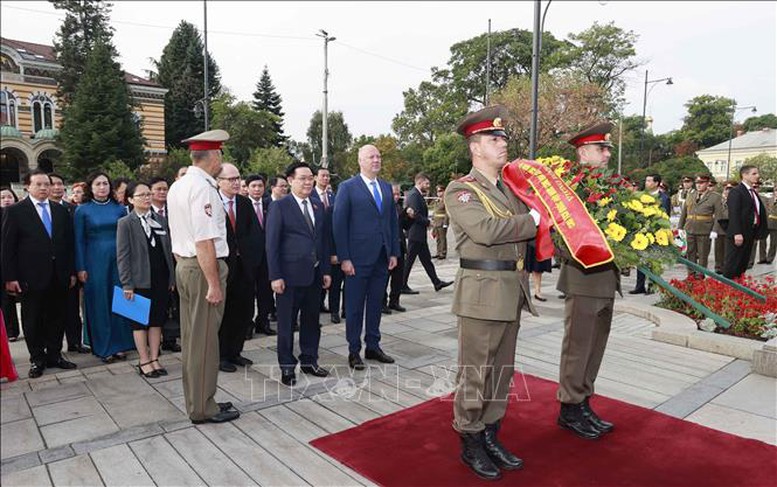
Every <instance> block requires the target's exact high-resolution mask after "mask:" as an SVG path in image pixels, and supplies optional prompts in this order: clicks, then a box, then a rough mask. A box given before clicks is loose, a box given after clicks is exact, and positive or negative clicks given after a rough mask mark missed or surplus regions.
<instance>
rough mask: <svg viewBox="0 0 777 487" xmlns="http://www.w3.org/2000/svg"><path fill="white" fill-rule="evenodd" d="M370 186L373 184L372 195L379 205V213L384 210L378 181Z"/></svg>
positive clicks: (371, 184)
mask: <svg viewBox="0 0 777 487" xmlns="http://www.w3.org/2000/svg"><path fill="white" fill-rule="evenodd" d="M370 186H372V197H373V198H375V204H376V205H378V213H381V212H382V211H383V199H382V198H381V197H380V191H378V183H377V181H373V182H371V183H370Z"/></svg>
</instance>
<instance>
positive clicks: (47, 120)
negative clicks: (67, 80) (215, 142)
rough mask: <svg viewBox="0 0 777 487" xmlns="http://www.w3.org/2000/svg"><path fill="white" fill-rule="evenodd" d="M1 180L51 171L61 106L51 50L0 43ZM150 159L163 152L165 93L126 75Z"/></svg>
mask: <svg viewBox="0 0 777 487" xmlns="http://www.w3.org/2000/svg"><path fill="white" fill-rule="evenodd" d="M0 40H1V41H2V42H0V182H2V184H10V183H19V182H21V181H22V180H23V179H24V176H25V175H26V174H27V173H29V171H31V170H33V169H36V168H41V169H44V170H46V171H52V170H54V168H55V166H56V164H57V161H58V160H59V158H60V155H61V154H62V150H61V148H60V147H59V145H58V143H57V135H58V134H59V127H60V124H61V123H62V106H61V103H60V102H59V100H58V99H57V82H56V80H55V75H56V73H57V71H59V70H60V69H61V66H60V65H59V64H58V63H57V60H56V57H55V55H54V48H53V47H52V46H46V45H43V44H35V43H32V42H25V41H17V40H12V39H6V38H2V39H0ZM125 81H126V82H127V86H128V87H129V90H130V95H131V96H132V100H133V111H134V113H135V118H136V120H137V122H138V124H139V126H140V130H141V136H142V137H143V140H144V149H145V151H146V156H147V158H148V159H149V161H153V160H154V159H158V158H162V157H164V155H165V154H166V152H167V151H166V150H165V102H164V97H165V93H167V90H166V89H165V88H162V87H161V86H159V85H158V84H156V83H154V82H153V81H149V80H147V79H144V78H143V77H141V76H135V75H133V74H130V73H125Z"/></svg>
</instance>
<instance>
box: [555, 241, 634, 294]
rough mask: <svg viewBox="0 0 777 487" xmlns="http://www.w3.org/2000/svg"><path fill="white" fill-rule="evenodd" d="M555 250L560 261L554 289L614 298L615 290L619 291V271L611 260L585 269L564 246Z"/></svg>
mask: <svg viewBox="0 0 777 487" xmlns="http://www.w3.org/2000/svg"><path fill="white" fill-rule="evenodd" d="M556 250H557V251H558V252H559V253H560V258H561V259H560V260H561V262H562V264H561V272H560V273H559V275H558V281H557V282H556V289H558V290H559V291H561V292H562V293H564V294H569V295H576V296H587V297H591V298H614V297H615V292H616V291H617V292H618V293H620V292H621V273H620V270H619V269H618V267H617V266H616V265H615V264H613V263H612V262H610V263H607V264H604V265H600V266H596V267H591V268H590V269H585V268H584V267H583V266H582V265H580V264H579V263H578V262H577V261H576V260H574V259H573V258H572V256H571V255H570V254H569V251H568V250H567V249H566V247H564V248H562V249H559V248H558V247H556ZM621 294H622V293H621Z"/></svg>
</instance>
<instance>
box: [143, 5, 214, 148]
mask: <svg viewBox="0 0 777 487" xmlns="http://www.w3.org/2000/svg"><path fill="white" fill-rule="evenodd" d="M204 49H205V48H204V45H203V42H202V38H201V37H200V33H199V32H198V31H197V28H196V27H195V26H194V25H192V24H190V23H188V22H186V21H183V20H182V21H181V23H180V24H178V27H177V28H176V29H175V31H174V32H173V35H172V36H171V37H170V40H169V41H168V43H167V45H166V46H165V48H164V50H163V51H162V57H161V58H159V61H156V60H152V62H153V64H154V66H155V68H156V73H152V76H151V78H152V79H153V80H154V81H156V82H157V83H159V84H160V85H162V86H163V87H165V88H167V89H168V92H167V94H166V95H165V145H166V146H167V147H168V148H171V147H183V145H182V144H181V140H183V139H186V138H188V137H191V136H192V135H195V134H197V133H199V132H202V131H203V130H204V122H203V120H202V119H201V118H198V113H196V112H195V105H197V103H198V102H200V101H201V100H202V99H203V98H204V97H203V93H204V89H205V87H204V86H203V79H204V77H205V59H204V56H203V51H204ZM220 92H221V76H220V75H219V68H218V66H217V65H216V61H215V60H214V59H213V56H211V55H210V53H208V97H209V99H211V100H212V99H213V98H215V97H216V96H217V95H218V94H219V93H220ZM200 106H201V105H200ZM211 125H213V126H216V125H215V124H211Z"/></svg>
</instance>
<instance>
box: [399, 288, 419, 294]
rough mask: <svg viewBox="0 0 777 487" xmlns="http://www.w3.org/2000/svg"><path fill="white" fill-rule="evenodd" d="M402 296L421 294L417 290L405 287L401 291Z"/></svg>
mask: <svg viewBox="0 0 777 487" xmlns="http://www.w3.org/2000/svg"><path fill="white" fill-rule="evenodd" d="M399 292H400V294H419V292H418V291H416V290H415V289H410V288H409V287H403V288H402V289H400V290H399Z"/></svg>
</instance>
